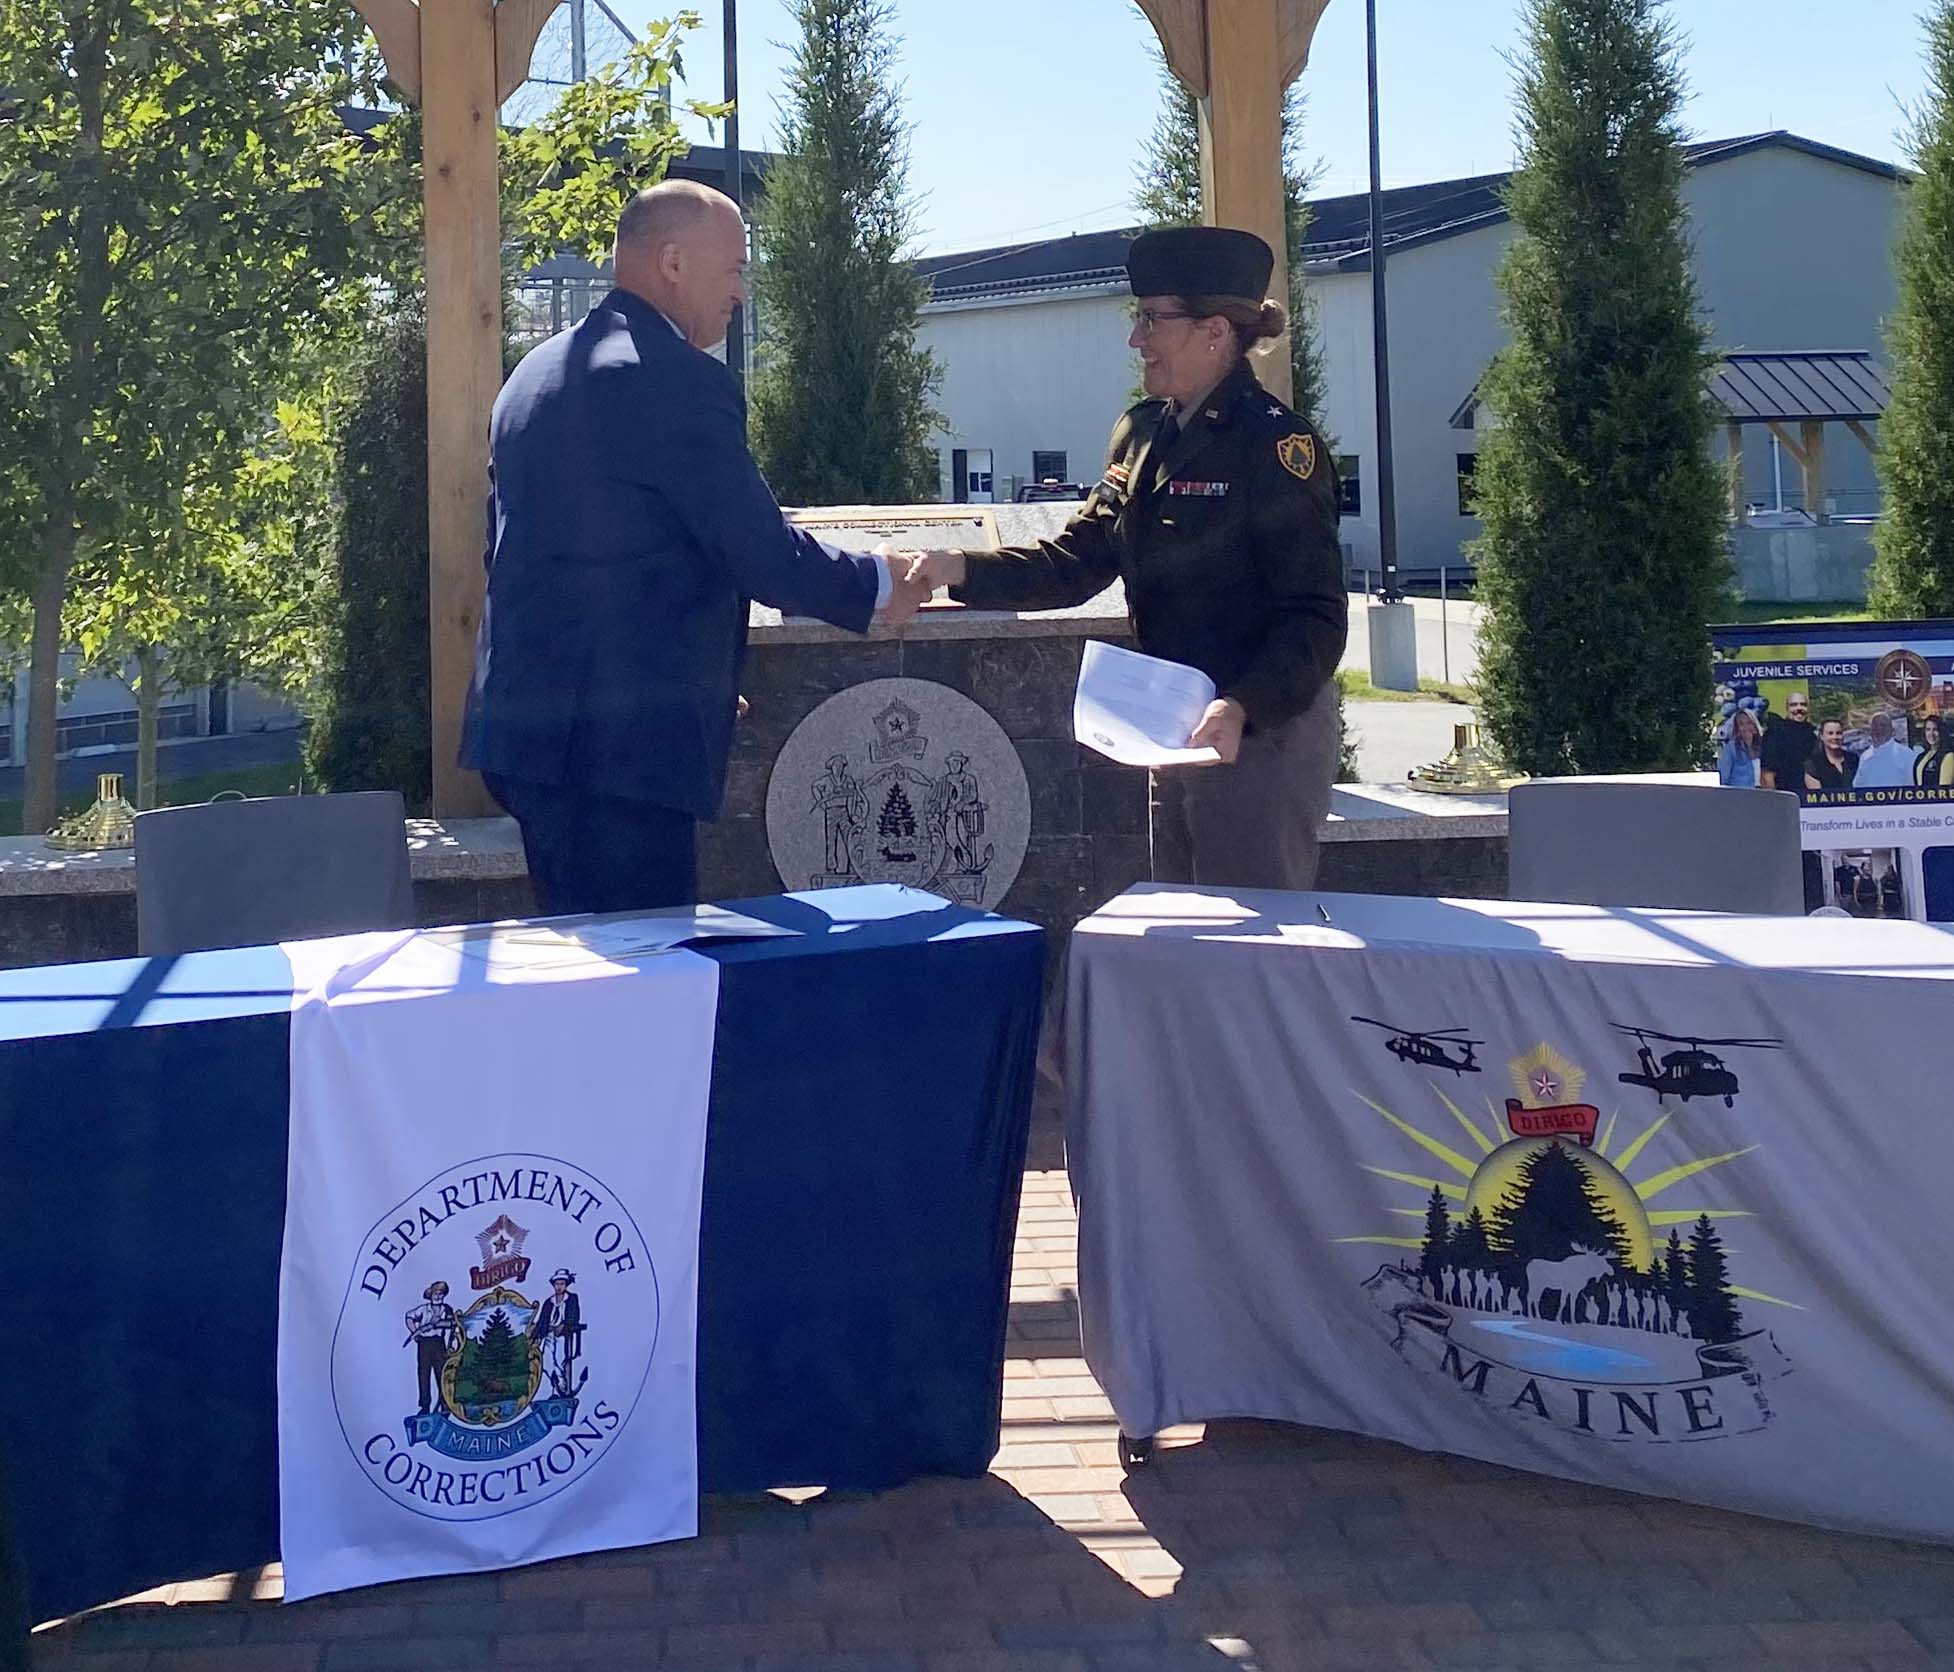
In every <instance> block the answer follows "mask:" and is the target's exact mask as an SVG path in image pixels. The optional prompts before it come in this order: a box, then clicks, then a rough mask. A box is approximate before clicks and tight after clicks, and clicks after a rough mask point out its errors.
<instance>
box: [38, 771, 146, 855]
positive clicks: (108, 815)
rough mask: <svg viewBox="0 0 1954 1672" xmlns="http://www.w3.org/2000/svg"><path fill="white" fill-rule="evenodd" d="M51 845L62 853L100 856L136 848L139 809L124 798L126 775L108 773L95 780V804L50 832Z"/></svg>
mask: <svg viewBox="0 0 1954 1672" xmlns="http://www.w3.org/2000/svg"><path fill="white" fill-rule="evenodd" d="M47 845H48V846H49V847H51V848H54V849H55V850H56V851H58V852H61V853H97V852H100V851H101V850H102V849H104V848H132V847H134V846H135V845H136V810H135V808H133V807H131V806H130V805H129V803H128V802H127V801H125V800H123V798H122V774H121V773H119V772H104V773H103V774H102V775H101V776H100V777H98V778H97V779H96V780H95V805H94V806H92V807H89V808H85V809H84V810H83V811H81V812H79V813H76V814H74V815H73V816H72V817H69V818H65V819H63V820H62V821H61V822H60V823H59V824H57V825H56V826H55V827H54V828H53V829H52V830H51V831H49V832H48V837H47Z"/></svg>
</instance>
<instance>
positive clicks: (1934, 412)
mask: <svg viewBox="0 0 1954 1672" xmlns="http://www.w3.org/2000/svg"><path fill="white" fill-rule="evenodd" d="M1926 23H1927V96H1926V99H1925V100H1924V101H1923V103H1922V105H1921V107H1920V110H1919V112H1918V116H1917V119H1916V121H1915V123H1914V131H1913V145H1912V159H1913V165H1914V167H1915V168H1916V169H1917V170H1918V171H1919V177H1918V178H1917V179H1916V180H1915V181H1914V182H1913V185H1912V188H1911V190H1910V191H1909V192H1908V197H1909V199H1910V203H1909V205H1908V210H1907V219H1906V227H1905V230H1904V232H1903V233H1902V234H1901V237H1900V247H1899V251H1898V257H1897V261H1898V272H1899V281H1900V299H1899V306H1898V307H1897V308H1896V309H1895V310H1894V312H1893V317H1892V321H1891V323H1890V325H1889V326H1888V329H1887V342H1888V345H1889V353H1890V356H1891V359H1892V373H1893V400H1892V404H1891V405H1890V406H1889V407H1888V408H1887V411H1886V416H1885V418H1884V419H1883V420H1882V422H1881V423H1880V426H1879V476H1880V483H1881V486H1882V487H1883V488H1884V490H1885V495H1884V498H1885V504H1884V507H1883V509H1882V512H1881V516H1880V521H1879V526H1878V527H1877V528H1876V529H1875V530H1874V534H1873V539H1874V543H1875V546H1876V548H1877V553H1878V555H1877V558H1876V560H1875V562H1874V565H1873V574H1872V606H1873V608H1874V609H1875V610H1876V611H1877V612H1879V613H1880V614H1882V615H1888V616H1895V617H1922V616H1945V615H1954V0H1936V3H1935V4H1934V5H1933V6H1932V8H1931V9H1930V10H1929V12H1928V14H1927V20H1926Z"/></svg>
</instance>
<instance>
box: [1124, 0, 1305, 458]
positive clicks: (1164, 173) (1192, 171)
mask: <svg viewBox="0 0 1954 1672" xmlns="http://www.w3.org/2000/svg"><path fill="white" fill-rule="evenodd" d="M1148 33H1149V35H1150V36H1151V33H1152V31H1151V26H1149V30H1148ZM1154 58H1155V60H1156V62H1157V63H1158V65H1159V70H1160V109H1159V112H1158V113H1157V114H1156V115H1155V117H1154V123H1153V132H1152V133H1151V134H1150V135H1149V136H1148V138H1147V146H1146V151H1145V153H1144V154H1143V156H1142V159H1141V163H1140V169H1139V189H1138V190H1137V191H1136V192H1135V193H1134V197H1133V207H1134V208H1135V209H1136V210H1138V211H1139V213H1140V216H1141V218H1142V219H1143V220H1144V221H1145V222H1146V224H1147V226H1148V227H1150V228H1152V227H1163V226H1198V225H1199V224H1200V221H1201V112H1200V106H1199V102H1198V101H1197V100H1196V99H1195V97H1194V95H1193V94H1192V93H1190V92H1189V91H1188V90H1187V88H1186V87H1185V86H1183V85H1182V83H1181V81H1180V80H1179V78H1178V77H1176V76H1175V74H1174V73H1173V71H1172V70H1170V69H1168V68H1167V59H1166V56H1165V55H1164V54H1163V53H1162V52H1161V51H1160V49H1159V46H1158V44H1156V45H1155V48H1154ZM1302 145H1303V94H1302V90H1301V87H1300V85H1299V84H1293V83H1292V84H1291V86H1290V88H1289V91H1288V93H1287V94H1286V95H1285V96H1284V99H1283V104H1282V197H1283V212H1284V220H1285V221H1286V223H1287V227H1286V230H1287V233H1288V238H1289V263H1288V265H1289V296H1288V305H1289V372H1290V378H1291V381H1292V383H1293V385H1294V392H1293V394H1292V396H1291V399H1290V403H1289V404H1290V405H1291V406H1293V407H1294V408H1295V409H1296V410H1297V411H1298V412H1300V413H1301V414H1302V415H1303V416H1304V417H1305V418H1307V419H1308V420H1309V421H1310V422H1311V423H1312V424H1314V425H1315V426H1316V428H1317V429H1318V430H1321V431H1323V432H1324V434H1325V435H1327V434H1328V431H1327V430H1325V429H1324V423H1323V405H1324V400H1325V397H1326V396H1327V394H1328V387H1329V380H1328V374H1327V373H1326V372H1325V370H1324V365H1323V335H1322V329H1321V324H1320V321H1319V318H1318V315H1317V309H1316V298H1315V296H1314V294H1313V293H1312V292H1311V290H1310V288H1309V284H1308V282H1307V281H1306V280H1305V278H1304V277H1303V245H1304V243H1305V242H1306V241H1307V239H1308V236H1309V197H1308V193H1309V189H1310V187H1311V185H1312V184H1314V182H1315V174H1314V172H1313V171H1312V170H1311V169H1310V168H1309V167H1308V166H1307V165H1306V164H1305V163H1304V162H1303V160H1302Z"/></svg>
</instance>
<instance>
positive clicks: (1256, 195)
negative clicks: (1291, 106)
mask: <svg viewBox="0 0 1954 1672" xmlns="http://www.w3.org/2000/svg"><path fill="white" fill-rule="evenodd" d="M1277 10H1278V0H1227V3H1226V4H1225V5H1216V6H1210V7H1209V9H1208V13H1207V24H1208V96H1207V97H1206V98H1205V99H1203V100H1202V101H1201V206H1202V219H1203V220H1205V221H1206V222H1207V223H1208V224H1209V225H1210V226H1237V227H1243V228H1245V229H1246V230H1248V231H1250V232H1253V233H1257V234H1259V235H1260V236H1261V237H1262V238H1263V239H1264V240H1265V241H1266V242H1267V244H1268V246H1269V248H1270V249H1272V250H1274V251H1275V257H1276V262H1275V271H1274V272H1273V273H1272V274H1271V275H1270V277H1269V291H1270V294H1271V295H1273V296H1274V297H1276V298H1277V299H1278V300H1279V301H1283V302H1285V303H1286V302H1287V300H1288V296H1289V262H1288V249H1287V246H1288V242H1289V235H1288V226H1287V220H1286V216H1285V214H1284V204H1283V181H1282V77H1281V73H1280V70H1281V60H1280V58H1279V57H1278V54H1277V38H1278V30H1277V21H1278V20H1277ZM1252 364H1253V365H1254V367H1255V373H1256V376H1257V377H1259V378H1260V379H1261V380H1262V384H1263V387H1264V388H1266V389H1267V390H1268V391H1269V392H1270V393H1271V394H1272V395H1274V396H1275V397H1276V398H1277V399H1278V400H1283V401H1286V400H1288V399H1289V397H1290V395H1291V393H1292V392H1293V388H1294V385H1293V380H1292V378H1291V375H1290V367H1289V339H1288V337H1287V336H1284V337H1281V338H1279V339H1278V340H1277V341H1275V342H1274V343H1271V344H1270V345H1269V347H1268V350H1267V352H1265V353H1263V354H1260V355H1257V356H1256V357H1255V359H1254V360H1253V362H1252Z"/></svg>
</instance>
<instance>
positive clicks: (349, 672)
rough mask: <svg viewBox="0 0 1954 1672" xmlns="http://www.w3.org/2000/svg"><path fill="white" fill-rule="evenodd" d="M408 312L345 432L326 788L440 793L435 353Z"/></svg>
mask: <svg viewBox="0 0 1954 1672" xmlns="http://www.w3.org/2000/svg"><path fill="white" fill-rule="evenodd" d="M426 341H427V339H426V334H425V328H424V326H423V325H422V323H421V321H420V319H419V317H418V316H416V315H405V316H403V317H401V318H399V319H397V320H394V321H391V322H389V323H387V324H386V325H384V326H382V327H381V328H380V329H379V330H377V331H376V332H375V334H374V336H373V337H372V339H371V340H370V341H369V342H368V343H367V344H366V345H365V347H364V349H363V350H362V352H361V354H360V356H359V359H358V360H357V361H356V363H355V369H354V374H353V376H354V388H353V393H352V396H351V398H350V400H349V401H348V403H347V407H346V411H345V413H344V415H343V416H342V418H341V420H340V423H339V426H338V428H339V432H340V433H339V472H338V474H339V481H338V490H339V491H338V495H337V497H338V500H339V505H340V512H339V530H338V540H337V542H336V546H337V554H336V570H337V574H336V587H335V592H334V597H333V604H332V609H331V612H330V613H331V624H330V627H329V629H328V632H327V642H326V653H325V676H324V680H323V682H322V689H321V691H320V693H319V695H318V697H317V699H316V702H315V707H314V712H313V715H312V726H311V730H310V732H309V733H308V735H307V737H306V743H305V755H306V767H307V770H308V771H309V772H310V773H311V775H312V776H313V777H314V778H315V779H317V780H318V782H319V784H320V786H321V787H322V788H324V789H326V790H333V791H346V790H371V789H395V790H399V791H400V793H401V795H402V796H403V797H404V798H405V800H406V802H407V810H408V811H409V812H410V813H416V814H419V813H425V812H426V811H427V808H428V803H429V798H430V796H431V795H432V779H431V762H432V758H433V745H432V743H431V741H430V736H429V729H428V728H429V722H428V706H427V687H428V625H427V622H428V616H427V612H428V577H427V347H426Z"/></svg>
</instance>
